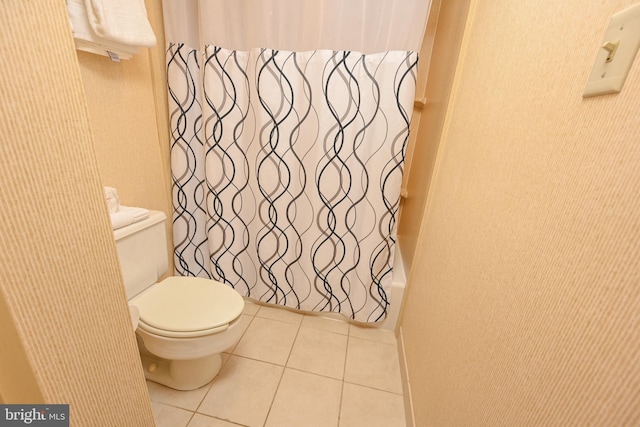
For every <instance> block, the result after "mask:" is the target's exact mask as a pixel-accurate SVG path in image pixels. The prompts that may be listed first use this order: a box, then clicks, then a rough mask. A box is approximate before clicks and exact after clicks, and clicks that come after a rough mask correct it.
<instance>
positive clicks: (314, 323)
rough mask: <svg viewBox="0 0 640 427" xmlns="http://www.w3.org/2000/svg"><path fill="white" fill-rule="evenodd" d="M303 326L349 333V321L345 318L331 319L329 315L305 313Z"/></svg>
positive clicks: (337, 332)
mask: <svg viewBox="0 0 640 427" xmlns="http://www.w3.org/2000/svg"><path fill="white" fill-rule="evenodd" d="M302 326H307V327H309V328H313V329H320V330H322V331H329V332H335V333H336V334H342V335H348V334H349V323H347V322H346V321H343V320H337V319H329V318H327V317H322V316H315V315H312V314H311V315H305V316H304V318H303V319H302Z"/></svg>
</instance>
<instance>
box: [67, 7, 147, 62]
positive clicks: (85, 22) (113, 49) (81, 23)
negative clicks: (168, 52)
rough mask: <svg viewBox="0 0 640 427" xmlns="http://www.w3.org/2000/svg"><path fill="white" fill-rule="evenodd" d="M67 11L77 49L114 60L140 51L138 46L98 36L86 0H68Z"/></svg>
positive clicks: (125, 57) (127, 57) (126, 57)
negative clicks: (92, 24) (90, 19)
mask: <svg viewBox="0 0 640 427" xmlns="http://www.w3.org/2000/svg"><path fill="white" fill-rule="evenodd" d="M67 11H68V13H69V21H70V23H71V31H72V32H73V41H74V42H75V45H76V49H78V50H82V51H85V52H91V53H95V54H98V55H103V56H109V57H110V58H111V59H112V60H114V61H117V60H120V59H130V58H131V56H132V55H134V54H137V53H139V52H140V49H138V48H137V47H134V46H127V45H123V44H119V43H116V42H113V41H111V40H107V39H105V38H102V37H100V36H98V35H97V34H96V33H95V32H94V31H93V29H92V28H91V25H90V24H89V17H88V16H87V8H86V6H85V4H84V0H67Z"/></svg>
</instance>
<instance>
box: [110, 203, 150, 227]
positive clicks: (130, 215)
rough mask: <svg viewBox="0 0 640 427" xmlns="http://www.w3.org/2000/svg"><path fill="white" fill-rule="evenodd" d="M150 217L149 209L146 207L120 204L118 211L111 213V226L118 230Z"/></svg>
mask: <svg viewBox="0 0 640 427" xmlns="http://www.w3.org/2000/svg"><path fill="white" fill-rule="evenodd" d="M148 217H149V211H148V210H147V209H144V208H134V207H131V206H120V209H119V210H118V212H116V213H112V214H111V227H112V228H113V229H114V230H116V229H118V228H122V227H124V226H127V225H129V224H133V223H135V222H138V221H142V220H143V219H146V218H148Z"/></svg>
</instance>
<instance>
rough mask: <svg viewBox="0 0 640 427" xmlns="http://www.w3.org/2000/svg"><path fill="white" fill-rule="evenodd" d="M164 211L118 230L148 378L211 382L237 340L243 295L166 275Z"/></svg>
mask: <svg viewBox="0 0 640 427" xmlns="http://www.w3.org/2000/svg"><path fill="white" fill-rule="evenodd" d="M165 219H166V215H165V214H164V213H162V212H157V211H150V215H149V217H148V218H147V219H145V220H143V221H140V222H137V223H134V224H131V225H128V226H126V227H123V228H119V229H117V230H114V235H115V239H116V247H117V249H118V257H119V259H120V266H121V269H122V275H123V278H124V283H125V288H126V292H127V298H128V299H129V305H130V306H131V308H132V310H133V311H134V312H135V311H136V310H137V311H138V312H139V321H138V326H137V329H136V335H137V338H138V346H139V347H140V354H141V358H142V365H143V368H144V373H145V377H146V378H147V379H149V380H151V381H154V382H157V383H160V384H164V385H166V386H168V387H171V388H174V389H177V390H193V389H196V388H199V387H202V386H203V385H205V384H207V383H209V381H211V380H212V379H213V378H214V377H215V376H216V375H217V374H218V371H219V370H220V366H221V363H222V359H221V356H220V353H222V352H223V351H225V350H227V349H228V348H230V347H232V346H233V345H235V344H236V343H237V342H238V340H239V339H240V336H241V335H242V329H241V327H240V324H239V323H240V319H241V317H242V312H243V310H244V300H243V298H242V297H241V296H240V294H238V293H237V292H236V291H235V290H234V289H233V288H231V287H229V286H227V285H224V284H222V283H219V282H216V281H213V280H208V279H201V278H196V277H168V278H166V279H165V280H163V281H161V282H159V283H156V281H157V280H158V277H160V276H161V275H162V274H164V273H165V272H166V271H167V242H166V234H165V226H164V221H165Z"/></svg>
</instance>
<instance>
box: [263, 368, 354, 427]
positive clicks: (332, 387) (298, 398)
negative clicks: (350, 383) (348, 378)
mask: <svg viewBox="0 0 640 427" xmlns="http://www.w3.org/2000/svg"><path fill="white" fill-rule="evenodd" d="M341 393H342V381H338V380H334V379H331V378H325V377H322V376H318V375H314V374H309V373H306V372H300V371H296V370H293V369H285V372H284V374H283V376H282V381H281V382H280V386H279V387H278V392H277V393H276V397H275V399H274V402H273V407H272V408H271V411H270V413H269V417H268V418H267V423H266V424H265V427H300V426H305V427H314V426H317V427H335V426H337V425H338V414H339V412H340V396H341Z"/></svg>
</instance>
